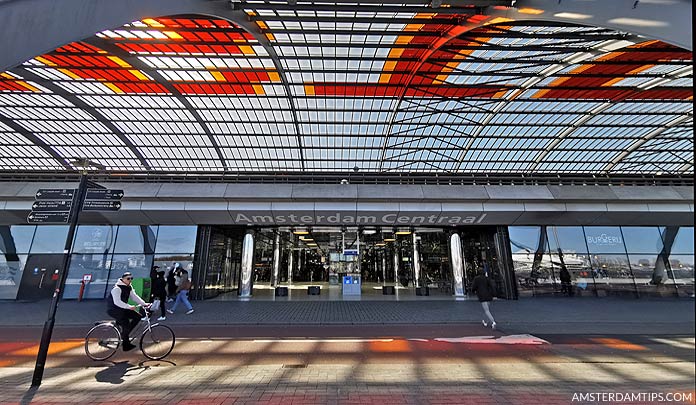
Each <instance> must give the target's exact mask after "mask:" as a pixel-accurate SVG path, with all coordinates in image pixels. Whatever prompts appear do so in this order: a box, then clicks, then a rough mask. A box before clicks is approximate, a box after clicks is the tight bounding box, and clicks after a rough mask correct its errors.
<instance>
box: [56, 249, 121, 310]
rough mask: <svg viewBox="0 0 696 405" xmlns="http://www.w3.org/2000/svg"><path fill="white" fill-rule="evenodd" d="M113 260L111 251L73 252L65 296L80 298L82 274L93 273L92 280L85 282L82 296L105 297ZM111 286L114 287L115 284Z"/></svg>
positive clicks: (86, 297) (85, 297)
mask: <svg viewBox="0 0 696 405" xmlns="http://www.w3.org/2000/svg"><path fill="white" fill-rule="evenodd" d="M111 262H112V255H111V254H110V253H108V254H107V253H88V254H73V255H72V257H71V259H70V270H69V271H68V277H67V279H66V281H65V292H64V293H63V298H65V299H76V298H78V296H79V293H80V286H81V284H82V276H83V275H85V274H91V275H92V281H91V282H89V283H87V284H85V290H84V292H83V295H82V298H83V299H88V298H98V299H100V298H104V294H105V293H106V289H107V287H108V283H109V269H110V268H111ZM120 275H121V273H119V274H118V276H120ZM117 278H118V277H117ZM115 282H116V280H114V283H115ZM111 287H113V285H112V286H111ZM109 289H110V288H109Z"/></svg>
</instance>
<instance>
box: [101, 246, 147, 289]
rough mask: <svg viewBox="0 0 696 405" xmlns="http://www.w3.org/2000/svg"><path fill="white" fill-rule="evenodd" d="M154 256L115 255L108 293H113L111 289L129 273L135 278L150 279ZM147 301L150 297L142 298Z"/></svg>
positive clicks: (135, 254)
mask: <svg viewBox="0 0 696 405" xmlns="http://www.w3.org/2000/svg"><path fill="white" fill-rule="evenodd" d="M152 259H153V256H152V255H144V254H137V253H133V254H115V255H113V259H112V261H111V274H110V276H109V285H108V286H107V293H108V292H109V291H111V287H113V285H114V284H115V283H116V281H117V280H118V279H119V278H120V277H121V275H123V273H124V272H126V271H129V272H131V273H132V274H133V277H135V278H141V277H150V269H152ZM141 298H143V299H145V300H147V299H148V298H149V297H141Z"/></svg>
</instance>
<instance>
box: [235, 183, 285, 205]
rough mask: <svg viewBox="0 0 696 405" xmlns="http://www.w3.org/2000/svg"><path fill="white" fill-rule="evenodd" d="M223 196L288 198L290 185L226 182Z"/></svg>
mask: <svg viewBox="0 0 696 405" xmlns="http://www.w3.org/2000/svg"><path fill="white" fill-rule="evenodd" d="M224 197H225V198H226V199H228V200H271V201H282V200H290V199H292V185H289V184H228V185H227V189H226V190H225V195H224Z"/></svg>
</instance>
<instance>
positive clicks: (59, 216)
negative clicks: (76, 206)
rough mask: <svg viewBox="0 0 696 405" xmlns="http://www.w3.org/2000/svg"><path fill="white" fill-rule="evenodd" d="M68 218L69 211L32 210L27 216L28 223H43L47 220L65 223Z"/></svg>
mask: <svg viewBox="0 0 696 405" xmlns="http://www.w3.org/2000/svg"><path fill="white" fill-rule="evenodd" d="M69 220H70V211H65V212H34V211H32V212H31V213H30V214H29V216H28V217H27V222H28V223H30V224H44V223H47V222H56V223H62V224H67V223H68V221H69Z"/></svg>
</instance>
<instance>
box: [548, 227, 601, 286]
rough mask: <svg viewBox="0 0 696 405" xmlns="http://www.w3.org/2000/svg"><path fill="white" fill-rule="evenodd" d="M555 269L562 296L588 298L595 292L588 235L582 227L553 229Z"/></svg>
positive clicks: (552, 244) (549, 234) (552, 257)
mask: <svg viewBox="0 0 696 405" xmlns="http://www.w3.org/2000/svg"><path fill="white" fill-rule="evenodd" d="M546 233H547V234H548V240H549V248H550V252H549V255H550V256H551V266H552V267H553V268H554V270H555V271H556V272H557V273H558V279H559V284H560V291H558V292H559V293H561V294H563V295H568V296H587V295H591V294H593V293H594V280H593V278H592V266H591V264H590V256H589V254H588V253H587V245H586V243H585V234H584V232H583V229H582V227H581V226H549V227H547V229H546Z"/></svg>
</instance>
